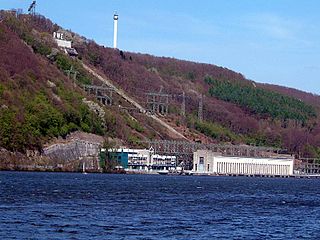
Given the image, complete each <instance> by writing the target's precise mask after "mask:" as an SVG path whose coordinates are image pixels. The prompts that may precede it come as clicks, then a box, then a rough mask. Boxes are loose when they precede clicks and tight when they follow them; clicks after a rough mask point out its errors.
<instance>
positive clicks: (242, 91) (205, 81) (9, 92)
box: [0, 12, 320, 157]
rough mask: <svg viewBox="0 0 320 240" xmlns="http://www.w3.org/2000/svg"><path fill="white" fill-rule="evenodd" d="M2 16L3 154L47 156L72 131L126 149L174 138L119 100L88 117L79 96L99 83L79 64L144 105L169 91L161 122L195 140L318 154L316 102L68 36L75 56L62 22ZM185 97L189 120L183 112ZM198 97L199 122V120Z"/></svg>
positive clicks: (234, 76)
mask: <svg viewBox="0 0 320 240" xmlns="http://www.w3.org/2000/svg"><path fill="white" fill-rule="evenodd" d="M1 14H2V16H3V19H4V21H3V22H2V23H0V50H1V52H2V55H1V57H0V147H4V148H6V149H9V150H15V151H21V152H24V151H25V150H26V149H40V150H41V148H42V146H43V144H45V143H47V142H48V141H50V140H51V139H53V138H55V137H59V136H60V137H64V136H66V135H67V134H68V133H70V132H73V131H76V130H82V131H85V132H91V133H95V134H99V135H102V136H108V137H112V138H118V139H121V140H122V141H123V143H124V144H126V145H128V146H137V145H139V142H140V141H141V140H144V139H160V138H161V139H169V138H170V136H169V135H168V133H167V132H166V131H165V130H164V129H163V128H161V127H160V126H159V125H158V124H157V123H155V122H154V121H152V120H151V119H150V118H148V117H147V116H146V115H143V114H141V113H138V112H136V111H133V112H130V113H129V112H128V111H123V110H122V109H125V107H127V108H128V109H130V108H132V106H131V105H129V104H128V103H126V102H125V101H124V100H123V99H121V98H120V97H119V96H114V98H115V99H114V105H113V106H109V107H105V106H104V107H103V109H104V111H105V112H106V115H105V117H104V119H101V118H99V117H98V116H97V115H96V114H95V113H94V112H92V111H90V110H89V108H88V106H87V105H86V104H84V103H83V101H82V99H83V98H87V99H90V100H92V101H93V102H95V100H94V99H93V98H92V96H89V95H87V93H85V92H84V91H83V90H82V84H96V85H101V84H102V83H101V82H100V81H99V80H98V79H96V78H95V77H93V76H92V75H91V74H90V73H88V72H87V71H86V70H85V69H84V68H83V67H82V64H81V62H84V63H86V64H87V65H89V66H90V67H91V68H93V69H95V70H96V71H97V72H99V73H100V74H101V75H104V76H105V77H106V78H108V79H110V80H111V81H112V82H113V83H114V85H116V86H117V87H119V88H121V89H123V90H124V91H125V92H126V93H127V94H128V95H129V96H131V97H132V98H133V99H135V100H136V101H137V102H138V103H140V104H141V105H143V106H145V107H147V104H146V102H147V99H146V93H148V92H160V91H161V92H162V93H168V94H170V95H171V96H172V98H170V107H169V115H168V116H166V117H162V119H163V120H164V121H166V122H167V123H168V124H170V125H171V126H172V127H174V128H175V129H176V130H178V131H180V132H181V133H183V134H184V135H185V136H187V137H188V138H189V139H190V140H195V139H201V141H203V142H208V143H210V142H216V143H221V142H222V143H231V144H252V145H259V146H274V147H280V148H285V149H287V150H288V151H289V152H291V153H294V154H299V155H300V156H304V157H320V121H319V103H320V97H319V96H316V95H313V94H309V93H304V92H302V91H299V90H295V89H288V88H284V87H280V86H273V85H264V84H258V83H254V82H252V81H249V80H247V79H246V78H245V77H244V76H243V75H242V74H240V73H236V72H234V71H231V70H229V69H226V68H223V67H218V66H215V65H210V64H201V63H194V62H189V61H182V60H177V59H173V58H165V57H154V56H151V55H146V54H138V53H131V52H123V51H119V50H114V49H111V48H106V47H102V46H99V45H98V44H96V43H95V42H94V41H90V40H87V39H85V38H83V37H80V36H79V35H77V34H76V33H72V32H68V31H66V32H67V33H68V37H69V38H70V39H72V41H73V45H74V47H75V48H76V50H77V51H78V52H79V56H78V58H71V57H69V56H67V55H65V54H64V53H63V52H62V51H59V50H58V49H57V46H56V44H55V43H54V42H53V40H52V37H51V36H52V33H53V31H57V30H58V29H60V27H59V26H58V25H56V24H53V23H52V22H51V21H50V20H48V19H46V18H44V17H37V18H36V19H35V18H32V17H30V16H27V15H21V16H20V17H19V18H16V17H14V16H13V15H10V14H8V13H5V12H2V13H1ZM70 69H73V70H74V71H77V72H78V74H77V77H76V79H75V80H73V79H72V77H68V71H70ZM183 92H184V93H185V95H186V116H185V117H184V116H182V115H181V114H180V109H181V95H182V93H183ZM179 96H180V97H179ZM200 96H203V103H204V109H203V112H204V121H203V122H201V121H199V120H198V118H197V113H198V104H199V99H200ZM119 106H120V107H121V108H119Z"/></svg>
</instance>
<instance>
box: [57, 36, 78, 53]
mask: <svg viewBox="0 0 320 240" xmlns="http://www.w3.org/2000/svg"><path fill="white" fill-rule="evenodd" d="M53 39H54V41H55V42H56V43H57V44H58V47H60V48H62V49H63V50H64V52H65V53H66V54H69V55H70V56H78V52H77V50H76V49H74V48H73V47H72V42H71V41H69V40H66V39H65V38H64V33H61V32H53Z"/></svg>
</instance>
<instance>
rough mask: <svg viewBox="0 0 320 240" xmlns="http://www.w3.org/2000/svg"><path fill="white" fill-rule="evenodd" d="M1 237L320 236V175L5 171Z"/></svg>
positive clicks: (1, 185) (1, 183)
mask: <svg viewBox="0 0 320 240" xmlns="http://www.w3.org/2000/svg"><path fill="white" fill-rule="evenodd" d="M0 190H1V191H0V239H215V238H220V239H221V238H222V239H297V238H300V239H319V238H320V231H319V230H320V195H319V194H320V180H310V179H309V180H303V179H267V178H245V177H243V178H242V177H237V178H236V177H195V176H192V177H191V176H190V177H188V176H186V177H182V176H160V175H159V176H158V175H154V176H149V175H99V174H88V175H83V174H65V173H25V172H22V173H19V172H0Z"/></svg>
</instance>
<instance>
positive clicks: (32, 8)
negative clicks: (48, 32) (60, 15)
mask: <svg viewBox="0 0 320 240" xmlns="http://www.w3.org/2000/svg"><path fill="white" fill-rule="evenodd" d="M36 4H37V3H36V1H33V2H32V3H31V5H30V7H29V8H28V12H29V14H30V15H32V16H35V15H36Z"/></svg>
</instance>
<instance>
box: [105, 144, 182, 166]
mask: <svg viewBox="0 0 320 240" xmlns="http://www.w3.org/2000/svg"><path fill="white" fill-rule="evenodd" d="M104 151H105V150H104ZM108 152H109V154H111V155H112V156H113V159H117V161H118V163H119V166H121V167H122V168H124V169H126V170H128V171H147V172H152V171H159V170H169V171H170V170H175V169H176V167H177V164H176V156H167V155H159V154H155V153H154V151H153V150H148V149H127V148H120V149H110V150H109V151H108Z"/></svg>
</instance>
